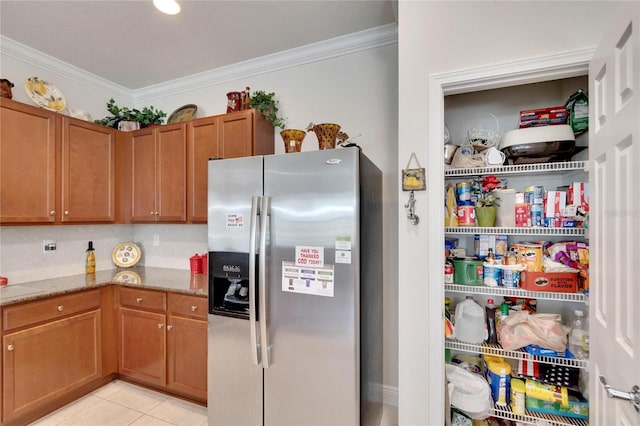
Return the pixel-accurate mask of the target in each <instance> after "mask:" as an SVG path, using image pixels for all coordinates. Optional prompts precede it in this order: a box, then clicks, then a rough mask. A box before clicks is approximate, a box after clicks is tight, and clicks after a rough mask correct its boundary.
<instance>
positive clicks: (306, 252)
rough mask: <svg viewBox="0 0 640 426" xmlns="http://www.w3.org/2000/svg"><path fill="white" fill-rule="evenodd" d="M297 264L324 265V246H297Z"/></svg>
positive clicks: (318, 266)
mask: <svg viewBox="0 0 640 426" xmlns="http://www.w3.org/2000/svg"><path fill="white" fill-rule="evenodd" d="M296 266H313V267H315V268H321V267H322V266H324V247H312V246H296Z"/></svg>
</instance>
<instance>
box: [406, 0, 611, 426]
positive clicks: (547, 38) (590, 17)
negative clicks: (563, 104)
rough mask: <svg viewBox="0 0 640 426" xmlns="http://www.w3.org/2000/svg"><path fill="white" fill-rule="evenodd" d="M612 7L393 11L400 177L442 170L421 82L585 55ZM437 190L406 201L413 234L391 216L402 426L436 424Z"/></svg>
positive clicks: (558, 4)
mask: <svg viewBox="0 0 640 426" xmlns="http://www.w3.org/2000/svg"><path fill="white" fill-rule="evenodd" d="M616 3H617V2H616V1H509V2H496V1H428V2H415V1H400V2H399V16H398V22H399V26H398V28H399V31H398V63H399V78H398V81H399V97H398V110H399V112H398V116H399V123H398V141H399V142H398V168H399V169H400V168H402V167H404V165H405V164H406V161H407V160H406V159H407V158H408V157H409V155H410V154H411V153H412V152H415V153H416V155H417V156H418V159H419V160H420V162H421V163H422V164H427V165H428V164H435V163H434V162H441V161H442V160H443V159H442V157H441V156H440V155H438V158H428V157H427V147H428V146H431V145H432V146H434V147H435V148H434V149H433V152H439V153H440V152H442V150H441V149H438V146H441V145H442V144H443V140H442V139H438V140H429V138H428V130H429V126H430V124H429V123H430V113H431V112H430V111H429V110H428V100H429V92H428V82H429V76H430V75H432V74H436V73H445V72H453V71H458V70H469V69H474V68H479V67H483V66H488V65H495V64H504V63H509V62H513V61H516V60H520V61H524V60H525V59H529V58H537V57H547V56H550V55H553V54H559V53H563V52H568V51H580V50H584V49H589V48H593V47H594V46H595V45H596V44H597V42H598V40H599V39H600V36H601V35H602V34H603V30H604V28H605V26H606V23H607V22H608V21H609V19H610V17H611V16H612V15H613V12H614V11H615V8H616V6H617V5H616ZM427 167H428V166H427ZM428 173H429V169H427V174H428ZM443 185H444V178H443V176H439V177H438V176H431V177H429V176H428V181H427V191H424V192H419V193H417V194H416V199H417V204H416V208H417V210H416V213H417V214H418V216H420V218H421V221H420V224H419V225H418V226H412V225H409V224H408V223H407V220H406V219H405V217H404V214H403V213H404V209H403V208H402V206H401V205H399V206H398V208H399V223H398V239H399V241H398V247H399V254H398V259H399V260H398V271H399V272H398V283H399V284H398V285H399V287H400V288H399V306H398V313H399V336H398V337H399V351H398V352H399V364H398V365H399V385H398V387H399V390H400V394H399V424H402V425H415V426H418V425H442V424H445V421H444V409H443V407H444V396H443V390H444V382H443V381H441V379H443V372H442V370H443V362H444V355H443V354H442V353H441V352H442V349H443V348H441V347H439V346H440V345H439V344H435V343H437V342H441V341H442V339H443V338H442V337H440V336H439V337H435V336H434V337H430V336H429V334H428V329H429V327H428V325H429V324H438V323H441V321H442V306H443V303H444V302H443V300H441V299H438V300H430V299H429V296H428V293H429V292H428V289H429V288H430V287H432V286H442V280H441V279H440V277H442V276H443V272H442V263H443V262H444V252H443V250H442V246H441V245H437V248H436V249H432V247H434V244H432V239H430V238H429V233H428V227H429V226H435V225H433V224H438V223H443V208H442V202H441V201H439V200H438V199H437V198H438V197H431V199H430V198H429V197H430V195H431V194H432V192H430V191H429V188H441V187H443ZM439 190H440V189H439ZM401 198H402V197H401ZM431 200H435V201H431ZM400 201H402V200H400ZM434 204H435V205H434ZM440 260H442V262H440ZM435 271H437V272H435ZM430 277H435V279H431V278H430Z"/></svg>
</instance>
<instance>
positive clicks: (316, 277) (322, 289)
mask: <svg viewBox="0 0 640 426" xmlns="http://www.w3.org/2000/svg"><path fill="white" fill-rule="evenodd" d="M333 288H334V272H333V265H324V266H323V267H321V268H313V267H309V266H298V265H296V264H295V263H294V262H289V261H283V262H282V291H286V292H289V293H303V294H310V295H313V296H326V297H333Z"/></svg>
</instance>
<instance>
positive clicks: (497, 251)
mask: <svg viewBox="0 0 640 426" xmlns="http://www.w3.org/2000/svg"><path fill="white" fill-rule="evenodd" d="M507 247H508V242H507V236H506V235H489V234H480V235H478V234H476V235H475V237H474V248H475V255H476V256H477V257H480V258H485V257H487V253H489V249H492V250H493V254H494V256H495V257H496V258H500V257H502V256H504V255H505V254H506V253H507Z"/></svg>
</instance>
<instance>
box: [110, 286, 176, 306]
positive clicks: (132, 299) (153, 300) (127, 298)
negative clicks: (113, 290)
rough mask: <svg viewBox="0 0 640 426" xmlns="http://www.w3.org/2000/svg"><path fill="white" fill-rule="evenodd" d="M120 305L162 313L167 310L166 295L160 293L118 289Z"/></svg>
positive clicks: (136, 289)
mask: <svg viewBox="0 0 640 426" xmlns="http://www.w3.org/2000/svg"><path fill="white" fill-rule="evenodd" d="M120 305H122V306H127V307H129V308H135V309H148V310H152V311H160V312H164V311H165V310H166V309H167V295H166V294H165V293H164V292H162V291H153V290H141V289H138V288H129V287H120Z"/></svg>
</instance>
